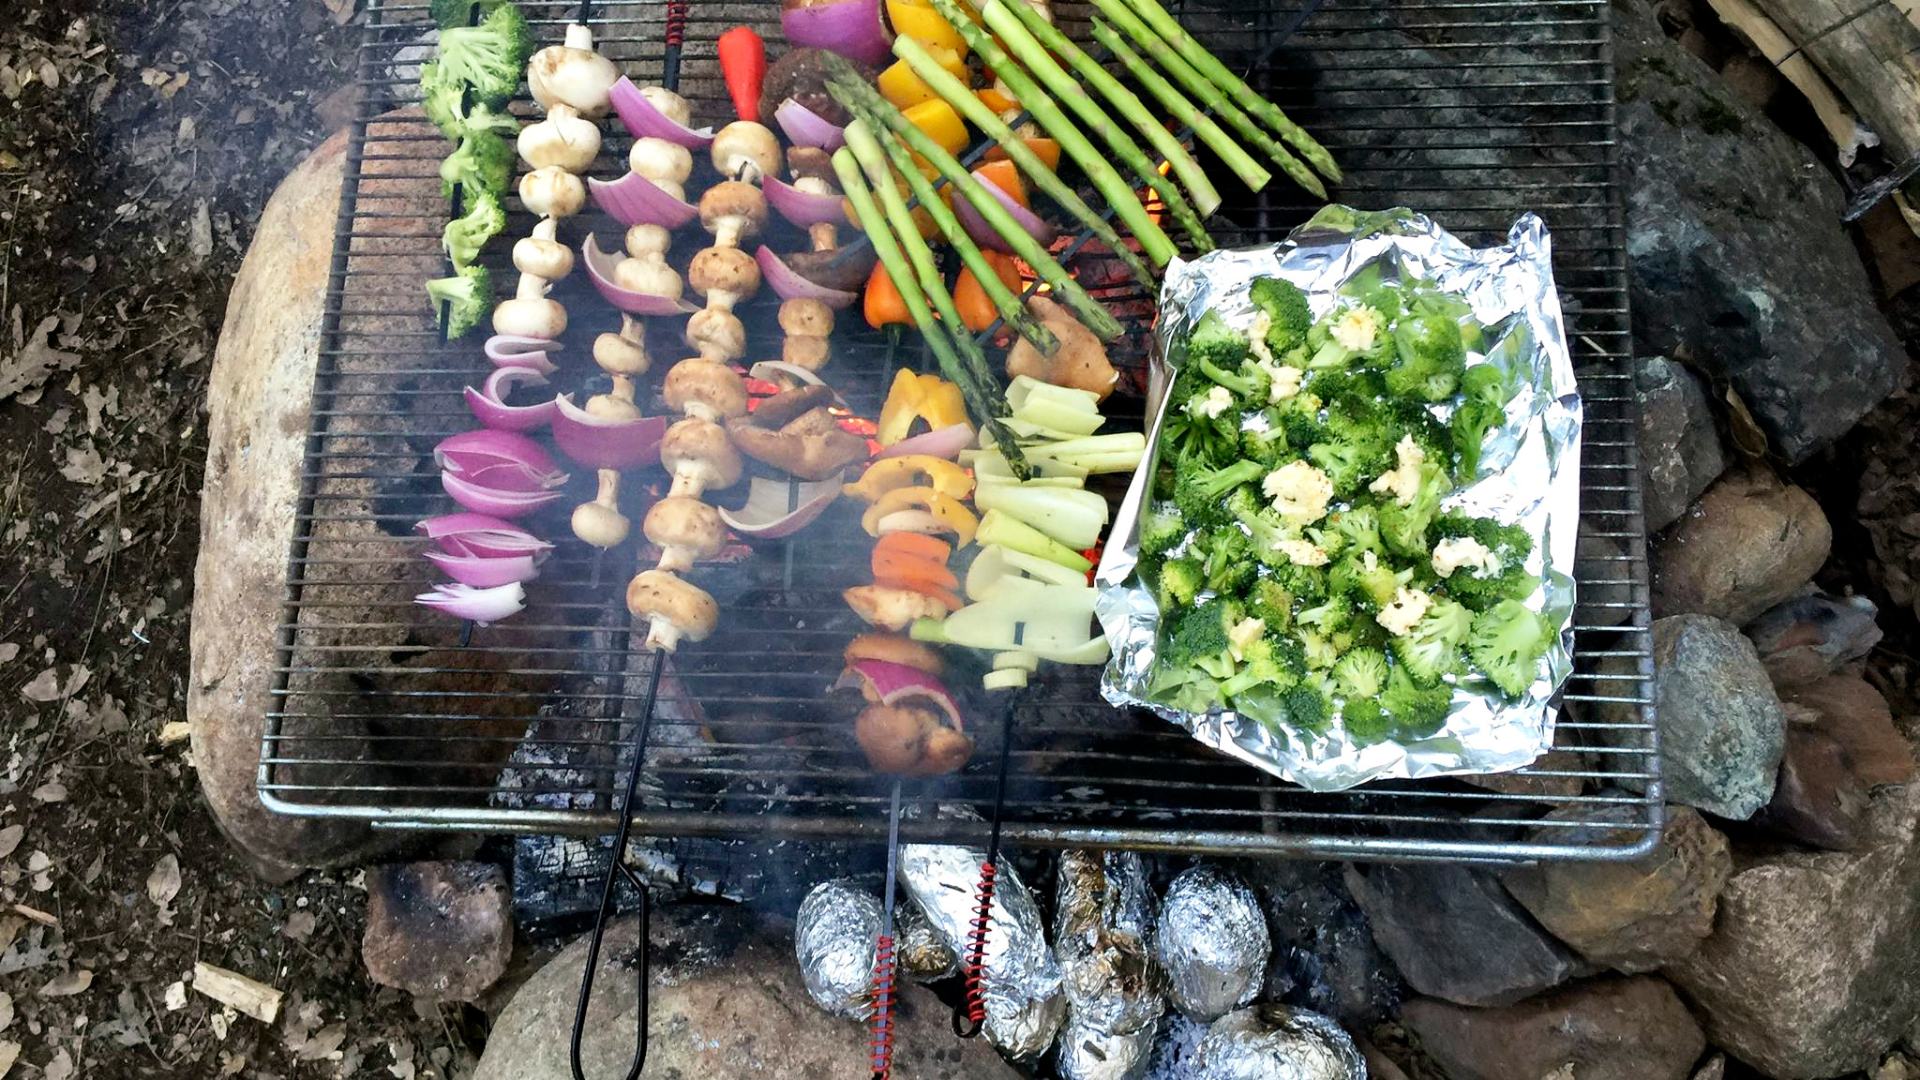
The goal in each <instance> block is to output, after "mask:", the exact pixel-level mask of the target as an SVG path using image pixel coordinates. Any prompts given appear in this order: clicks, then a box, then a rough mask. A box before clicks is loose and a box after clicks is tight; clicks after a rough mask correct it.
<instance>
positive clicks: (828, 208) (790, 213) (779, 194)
mask: <svg viewBox="0 0 1920 1080" xmlns="http://www.w3.org/2000/svg"><path fill="white" fill-rule="evenodd" d="M760 187H761V189H762V190H764V191H765V192H766V193H767V205H768V206H771V207H773V210H774V213H776V214H779V215H780V216H781V217H783V218H786V219H787V220H788V221H791V222H793V223H794V224H795V225H798V226H800V227H801V228H803V229H804V228H806V227H807V226H809V225H815V224H818V223H820V222H822V221H831V222H832V223H834V224H835V225H847V224H851V223H850V222H849V221H848V220H847V207H846V203H845V202H844V201H842V200H841V198H840V196H838V195H815V194H813V193H812V192H809V191H801V190H800V189H799V188H797V187H794V186H793V185H792V184H789V183H787V182H786V181H784V180H781V179H780V178H779V177H775V176H763V177H761V178H760Z"/></svg>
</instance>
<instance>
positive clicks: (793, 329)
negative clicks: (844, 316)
mask: <svg viewBox="0 0 1920 1080" xmlns="http://www.w3.org/2000/svg"><path fill="white" fill-rule="evenodd" d="M780 330H781V332H782V333H786V334H791V335H794V336H796V337H826V336H827V335H828V334H831V333H833V309H832V308H830V307H828V306H827V305H826V304H823V303H821V302H820V301H818V300H815V299H814V298H812V297H810V296H796V297H794V298H793V299H791V300H786V301H783V302H781V304H780Z"/></svg>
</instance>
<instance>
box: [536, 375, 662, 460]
mask: <svg viewBox="0 0 1920 1080" xmlns="http://www.w3.org/2000/svg"><path fill="white" fill-rule="evenodd" d="M554 404H555V406H556V409H557V411H556V412H555V413H554V417H553V442H554V445H556V446H558V447H559V448H560V452H561V453H563V454H565V455H567V459H568V460H569V461H573V462H576V463H578V464H581V465H584V466H586V467H587V468H589V469H639V468H644V467H646V466H648V465H652V464H653V463H654V462H656V461H659V460H660V438H661V436H663V435H665V434H666V433H667V422H668V418H667V417H664V416H642V417H639V418H637V419H633V420H607V419H603V418H601V417H598V416H594V415H593V414H591V413H589V412H587V411H586V410H585V409H582V408H580V407H579V406H578V405H575V404H574V403H573V399H572V398H570V397H568V396H567V395H565V394H562V395H560V396H559V397H558V398H555V399H554Z"/></svg>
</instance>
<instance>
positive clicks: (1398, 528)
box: [1380, 459, 1452, 559]
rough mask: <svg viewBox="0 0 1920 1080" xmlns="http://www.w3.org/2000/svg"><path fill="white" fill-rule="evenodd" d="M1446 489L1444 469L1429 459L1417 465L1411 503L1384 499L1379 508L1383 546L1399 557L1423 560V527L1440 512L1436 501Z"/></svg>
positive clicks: (1424, 549) (1442, 495) (1441, 497)
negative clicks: (1417, 484) (1416, 478)
mask: <svg viewBox="0 0 1920 1080" xmlns="http://www.w3.org/2000/svg"><path fill="white" fill-rule="evenodd" d="M1450 490H1452V485H1451V484H1449V483H1448V481H1447V470H1446V469H1444V468H1442V467H1441V466H1440V465H1439V464H1437V463H1436V462H1434V461H1433V460H1432V459H1428V460H1426V461H1423V462H1421V463H1420V485H1419V487H1418V488H1417V489H1416V490H1415V492H1414V496H1413V501H1412V502H1410V503H1405V504H1402V503H1401V502H1400V501H1399V500H1398V499H1388V500H1386V501H1385V502H1383V503H1382V504H1381V506H1380V535H1381V537H1382V538H1383V539H1385V540H1386V542H1387V547H1388V548H1390V549H1391V550H1393V551H1397V552H1399V553H1400V554H1402V555H1407V556H1412V557H1414V558H1419V559H1425V558H1426V557H1427V528H1428V527H1429V526H1431V525H1432V524H1433V519H1434V517H1435V515H1437V514H1439V512H1440V500H1441V499H1443V498H1445V497H1446V494H1447V492H1448V491H1450Z"/></svg>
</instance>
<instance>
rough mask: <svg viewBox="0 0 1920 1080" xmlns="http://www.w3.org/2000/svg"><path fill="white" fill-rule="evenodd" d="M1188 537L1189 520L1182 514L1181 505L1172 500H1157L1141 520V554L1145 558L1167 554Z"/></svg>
mask: <svg viewBox="0 0 1920 1080" xmlns="http://www.w3.org/2000/svg"><path fill="white" fill-rule="evenodd" d="M1186 538H1187V520H1186V518H1184V517H1182V516H1181V515H1180V507H1178V506H1176V505H1175V504H1173V503H1171V502H1167V501H1165V500H1161V501H1158V502H1155V503H1154V504H1153V505H1152V506H1151V507H1150V508H1148V510H1147V515H1146V517H1144V518H1142V519H1141V521H1140V555H1141V557H1143V558H1149V559H1151V558H1158V557H1159V556H1162V555H1165V554H1166V553H1167V552H1169V551H1172V550H1173V549H1174V548H1176V547H1179V546H1180V542H1181V541H1182V540H1185V539H1186Z"/></svg>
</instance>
